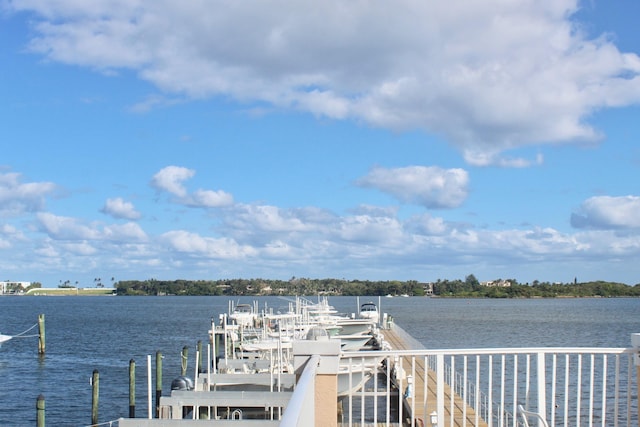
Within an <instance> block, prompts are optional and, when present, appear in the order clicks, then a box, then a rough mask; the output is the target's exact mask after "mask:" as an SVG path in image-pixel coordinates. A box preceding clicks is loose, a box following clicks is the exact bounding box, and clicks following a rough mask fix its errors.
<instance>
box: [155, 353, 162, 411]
mask: <svg viewBox="0 0 640 427" xmlns="http://www.w3.org/2000/svg"><path fill="white" fill-rule="evenodd" d="M161 396H162V353H160V352H159V351H156V418H160V397H161Z"/></svg>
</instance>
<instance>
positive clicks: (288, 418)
mask: <svg viewBox="0 0 640 427" xmlns="http://www.w3.org/2000/svg"><path fill="white" fill-rule="evenodd" d="M319 362H320V356H318V355H317V354H316V355H313V356H311V357H310V358H309V361H308V362H307V365H306V366H305V368H304V370H303V371H302V375H300V380H298V384H297V385H296V388H295V390H294V391H293V395H292V396H291V400H289V404H288V405H287V407H286V409H285V411H284V413H283V414H282V420H281V421H280V426H281V427H295V426H297V425H298V420H299V419H300V417H301V416H304V414H303V407H304V399H305V394H307V393H314V389H313V381H314V378H315V375H316V371H317V369H318V363H319ZM307 415H308V414H307Z"/></svg>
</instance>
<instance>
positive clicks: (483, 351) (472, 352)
mask: <svg viewBox="0 0 640 427" xmlns="http://www.w3.org/2000/svg"><path fill="white" fill-rule="evenodd" d="M637 351H638V350H637V349H634V348H632V347H631V348H623V347H514V348H466V349H462V348H456V349H429V350H422V349H420V350H418V349H416V350H373V351H345V352H342V354H341V357H343V358H354V359H357V358H360V357H367V356H384V355H389V356H396V355H397V356H437V355H447V356H476V355H496V354H539V353H543V354H633V353H635V352H637Z"/></svg>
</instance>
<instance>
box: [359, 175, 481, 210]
mask: <svg viewBox="0 0 640 427" xmlns="http://www.w3.org/2000/svg"><path fill="white" fill-rule="evenodd" d="M468 182H469V177H468V174H467V172H466V171H465V170H463V169H442V168H439V167H433V166H432V167H427V166H408V167H404V168H396V169H387V168H382V167H376V168H374V169H372V170H371V171H370V172H369V173H368V174H367V175H366V176H364V177H363V178H360V179H359V180H358V181H357V184H358V185H360V186H362V187H369V188H376V189H378V190H380V191H382V192H385V193H387V194H390V195H392V196H393V197H395V198H396V199H398V200H400V201H403V202H407V203H416V204H419V205H422V206H425V207H427V208H435V209H438V208H454V207H458V206H460V205H461V204H462V203H463V202H464V200H465V199H466V197H467V192H468V190H467V185H468Z"/></svg>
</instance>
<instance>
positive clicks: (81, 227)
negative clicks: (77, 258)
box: [37, 212, 147, 242]
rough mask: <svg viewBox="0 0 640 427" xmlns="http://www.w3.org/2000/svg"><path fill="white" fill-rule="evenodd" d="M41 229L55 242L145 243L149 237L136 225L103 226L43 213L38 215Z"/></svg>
mask: <svg viewBox="0 0 640 427" xmlns="http://www.w3.org/2000/svg"><path fill="white" fill-rule="evenodd" d="M37 218H38V222H39V225H40V229H41V230H42V231H43V232H45V233H47V235H49V237H51V238H52V239H54V240H66V241H83V240H93V241H125V242H129V241H144V240H146V238H147V236H146V234H145V233H144V231H143V230H142V228H140V226H139V225H138V224H136V223H132V222H130V223H126V224H121V225H119V224H115V225H106V226H105V225H103V224H99V223H89V224H86V223H85V222H83V221H81V220H79V219H77V218H71V217H65V216H59V215H54V214H52V213H48V212H41V213H38V215H37Z"/></svg>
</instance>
